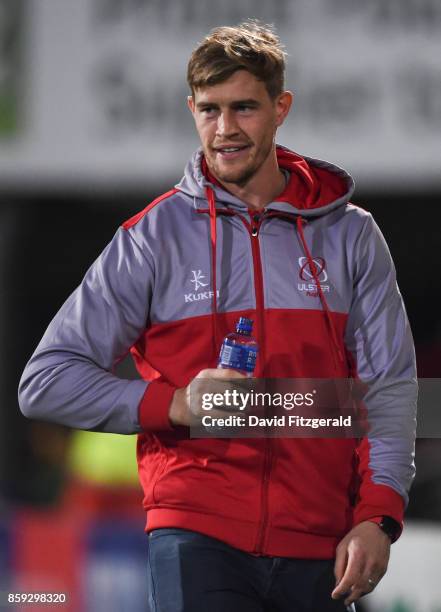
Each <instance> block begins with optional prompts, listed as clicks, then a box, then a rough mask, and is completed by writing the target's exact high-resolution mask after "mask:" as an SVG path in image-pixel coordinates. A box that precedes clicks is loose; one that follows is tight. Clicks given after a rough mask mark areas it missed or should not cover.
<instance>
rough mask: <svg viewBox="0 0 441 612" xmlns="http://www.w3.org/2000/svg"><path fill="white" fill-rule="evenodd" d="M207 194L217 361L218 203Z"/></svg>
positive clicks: (214, 341) (208, 191)
mask: <svg viewBox="0 0 441 612" xmlns="http://www.w3.org/2000/svg"><path fill="white" fill-rule="evenodd" d="M205 193H206V196H207V201H208V208H209V212H210V242H211V286H212V289H213V297H212V301H211V329H212V336H213V354H214V356H215V358H216V359H217V356H218V352H219V347H218V345H217V287H216V243H217V231H216V202H215V199H214V193H213V190H212V189H211V188H210V187H206V189H205Z"/></svg>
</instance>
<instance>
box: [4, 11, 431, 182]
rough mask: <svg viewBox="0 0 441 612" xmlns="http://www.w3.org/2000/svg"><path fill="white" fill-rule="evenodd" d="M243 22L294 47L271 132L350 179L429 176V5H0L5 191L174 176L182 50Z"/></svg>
mask: <svg viewBox="0 0 441 612" xmlns="http://www.w3.org/2000/svg"><path fill="white" fill-rule="evenodd" d="M247 17H256V18H260V19H262V20H263V21H265V22H270V23H274V24H275V26H276V27H277V29H278V32H279V34H280V37H281V39H282V41H283V42H284V43H285V44H286V48H287V51H288V53H289V57H288V72H287V86H288V87H289V88H291V89H292V90H293V91H294V92H295V105H294V109H293V112H292V114H291V117H290V119H289V121H287V123H286V126H284V127H283V128H282V130H281V133H280V135H279V138H278V140H279V141H280V142H282V143H283V144H285V145H287V146H289V147H291V148H293V149H294V150H297V151H299V152H300V153H302V154H305V155H309V156H312V157H320V158H324V159H330V160H332V161H334V162H336V163H337V164H338V163H339V164H341V165H343V166H345V167H347V168H348V169H349V171H350V172H352V173H353V174H354V175H355V177H356V178H357V179H358V184H359V186H361V187H367V186H368V187H369V188H370V189H374V190H375V189H379V188H381V189H384V187H391V188H392V189H402V188H414V189H424V190H428V189H433V188H434V187H435V186H436V185H438V177H439V169H440V159H441V138H440V137H441V64H440V62H439V58H440V57H441V36H440V30H441V2H439V0H371V2H363V1H362V0H310V1H309V2H303V1H300V0H297V1H295V0H277V2H275V3H274V2H271V1H269V0H225V1H224V2H219V3H212V2H207V0H185V2H182V1H180V0H77V1H76V2H71V1H70V0H39V1H38V2H31V1H30V0H27V1H26V0H15V1H14V2H11V1H8V0H0V41H1V42H0V181H1V183H2V185H3V188H5V187H6V188H8V187H11V188H17V186H19V187H20V188H26V187H31V188H34V187H36V186H37V187H38V186H40V187H41V186H43V187H48V186H49V187H57V186H60V187H66V186H69V187H70V186H76V187H77V188H88V187H93V188H96V187H98V188H99V187H102V188H106V189H109V188H112V189H113V188H115V187H120V188H125V187H127V186H130V187H131V188H133V187H136V188H138V187H139V188H140V189H143V190H145V189H146V188H147V187H148V186H149V187H151V186H152V183H154V184H158V183H159V182H161V183H164V182H166V181H167V182H168V181H176V180H177V179H178V178H179V176H180V173H181V171H182V168H183V165H184V164H185V161H186V160H187V158H188V156H189V154H190V152H191V151H192V150H193V149H194V148H195V147H196V146H197V144H198V143H197V138H196V134H195V133H194V128H193V124H192V119H191V116H190V114H189V111H188V110H187V107H186V96H187V94H188V88H187V85H186V81H185V73H186V64H187V61H188V57H189V54H190V52H191V50H192V48H193V47H194V46H195V45H196V44H197V42H198V41H199V40H201V38H202V37H203V35H204V34H205V33H206V32H207V31H208V30H209V29H210V28H212V27H214V26H216V25H222V24H226V25H231V24H234V23H237V22H238V21H240V20H242V19H245V18H247Z"/></svg>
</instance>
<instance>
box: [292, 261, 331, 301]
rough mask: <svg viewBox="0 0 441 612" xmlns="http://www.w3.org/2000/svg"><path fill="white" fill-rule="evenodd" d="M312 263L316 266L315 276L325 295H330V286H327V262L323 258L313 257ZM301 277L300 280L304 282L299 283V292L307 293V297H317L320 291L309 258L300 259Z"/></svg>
mask: <svg viewBox="0 0 441 612" xmlns="http://www.w3.org/2000/svg"><path fill="white" fill-rule="evenodd" d="M312 262H313V264H314V266H315V275H316V277H317V279H318V281H319V283H320V286H321V288H322V291H323V293H329V285H325V284H323V283H326V281H327V280H328V273H327V271H326V261H325V260H324V259H323V257H313V259H312ZM298 263H299V268H300V270H299V277H300V280H301V281H303V282H301V283H297V288H298V290H299V291H305V292H306V295H309V296H311V297H317V295H318V290H317V284H316V282H315V279H314V273H313V271H312V270H311V265H310V263H309V261H308V258H307V257H299V259H298Z"/></svg>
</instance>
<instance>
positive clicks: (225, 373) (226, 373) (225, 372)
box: [210, 368, 247, 379]
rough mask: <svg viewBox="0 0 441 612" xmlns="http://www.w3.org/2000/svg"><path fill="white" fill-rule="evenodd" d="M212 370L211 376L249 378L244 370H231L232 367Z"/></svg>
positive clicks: (218, 377)
mask: <svg viewBox="0 0 441 612" xmlns="http://www.w3.org/2000/svg"><path fill="white" fill-rule="evenodd" d="M210 372H212V374H211V378H217V379H223V378H227V379H228V378H247V376H245V374H242V372H238V371H237V370H231V369H230V368H216V369H213V370H210Z"/></svg>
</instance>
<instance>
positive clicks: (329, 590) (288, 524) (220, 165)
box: [20, 22, 415, 612]
mask: <svg viewBox="0 0 441 612" xmlns="http://www.w3.org/2000/svg"><path fill="white" fill-rule="evenodd" d="M188 82H189V86H190V89H191V95H190V97H189V99H188V105H189V108H190V111H191V112H192V114H193V118H194V121H195V124H196V129H197V131H198V134H199V136H200V139H201V142H202V149H201V150H199V151H198V152H197V153H196V154H195V155H194V156H193V157H192V159H191V161H190V162H189V164H188V166H187V168H186V171H185V176H184V178H183V179H182V181H181V182H180V183H179V184H178V185H177V186H176V188H174V189H172V190H171V191H169V192H168V193H166V194H164V195H162V196H160V197H159V198H157V199H156V200H155V201H154V202H152V203H151V204H149V205H148V206H147V208H146V209H144V210H143V211H142V212H140V213H139V214H138V215H136V216H135V217H133V218H132V219H130V220H129V221H127V222H126V223H124V224H123V226H122V227H121V228H120V229H119V230H118V232H117V233H116V235H115V237H114V238H113V240H112V242H111V243H110V244H109V245H108V247H107V248H106V249H105V250H104V252H103V253H102V254H101V256H100V257H99V258H98V260H97V261H96V262H95V263H94V264H93V266H92V267H91V268H90V270H89V271H88V273H87V274H86V276H85V278H84V280H83V282H82V284H81V285H80V287H79V288H78V289H77V290H76V291H75V292H74V294H73V295H72V296H71V297H70V298H69V299H68V300H67V302H66V303H65V304H64V306H63V307H62V308H61V310H60V312H59V313H58V314H57V315H56V317H55V319H54V320H53V321H52V323H51V324H50V326H49V328H48V330H47V332H46V333H45V335H44V337H43V339H42V341H41V343H40V345H39V346H38V348H37V350H36V352H35V353H34V355H33V356H32V358H31V360H30V362H29V364H28V365H27V367H26V370H25V372H24V374H23V378H22V381H21V384H20V405H21V409H22V411H23V412H24V414H25V415H27V416H29V417H33V418H41V419H51V420H54V421H57V422H60V423H64V424H66V425H69V426H72V427H78V428H83V429H90V430H95V431H112V432H119V433H128V434H130V433H135V432H137V433H138V434H139V438H138V462H139V473H140V479H141V483H142V486H143V489H144V493H145V497H144V507H145V509H146V511H147V526H146V530H147V532H148V533H149V566H150V578H149V580H150V604H151V607H152V609H153V610H161V612H162V611H166V612H172V611H173V612H175V611H181V610H185V611H189V612H197V611H198V610H204V611H205V610H208V609H210V610H212V611H213V610H216V611H217V610H219V611H220V610H222V611H224V610H230V611H231V612H233V611H240V612H246V611H250V612H251V611H253V612H257V611H263V610H281V611H286V612H287V611H288V610H289V611H290V612H294V611H297V610H298V611H299V612H300V611H303V610H308V611H311V612H312V611H314V612H319V611H320V612H323V611H327V610H344V609H346V606H351V605H352V604H353V602H354V601H356V600H357V599H358V598H359V597H360V596H361V595H362V594H364V593H367V592H370V591H372V590H373V589H374V588H375V586H376V584H377V583H378V581H379V580H380V579H381V577H382V576H383V574H384V573H385V571H386V567H387V562H388V557H389V549H390V544H391V541H392V540H395V539H396V538H397V537H398V536H399V534H400V532H401V522H402V518H403V511H404V507H405V505H406V502H407V492H408V489H409V486H410V483H411V480H412V477H413V472H414V469H413V438H412V435H409V436H407V437H398V436H396V437H392V438H390V439H388V440H384V439H372V438H370V439H367V438H365V439H363V440H356V439H353V438H350V439H349V438H347V439H318V438H315V439H311V438H309V439H308V438H298V439H293V438H277V439H276V438H251V439H245V438H241V439H221V438H201V439H195V438H190V435H189V430H188V425H189V424H190V423H191V422H192V419H193V418H194V417H195V414H194V412H195V410H194V408H192V407H190V403H189V385H190V382H191V381H192V380H193V379H194V378H196V377H199V378H214V379H219V378H234V377H240V374H238V373H237V372H235V371H233V370H217V369H215V368H216V364H217V357H218V353H219V347H220V344H221V341H222V338H223V337H224V336H225V334H226V333H228V332H230V331H232V330H233V329H234V324H235V322H236V320H237V318H238V317H239V316H247V317H249V318H251V319H253V320H254V321H255V335H256V337H257V340H258V342H259V346H260V350H259V355H258V360H257V366H256V372H255V375H256V376H257V377H272V378H282V377H285V378H296V377H298V378H345V377H358V378H360V379H361V380H362V381H365V382H368V383H369V384H370V385H371V388H370V390H369V393H368V396H366V406H367V410H368V416H369V417H371V418H372V420H373V421H378V420H379V419H380V420H381V418H382V415H383V414H385V413H386V412H387V414H388V415H393V416H397V415H398V417H399V418H401V416H402V415H404V417H403V418H410V419H411V420H412V422H413V418H414V409H415V384H414V379H415V364H414V351H413V344H412V338H411V333H410V329H409V325H408V321H407V318H406V314H405V310H404V307H403V304H402V301H401V297H400V295H399V293H398V290H397V287H396V281H395V272H394V267H393V264H392V262H391V259H390V255H389V253H388V250H387V247H386V245H385V242H384V239H383V238H382V236H381V234H380V232H379V230H378V228H377V227H376V225H375V223H374V222H373V220H372V218H371V216H370V215H369V213H367V212H365V211H363V210H362V209H360V208H357V207H355V206H353V205H351V204H349V203H348V200H349V198H350V196H351V194H352V192H353V181H352V179H351V178H350V177H349V175H348V174H347V173H346V172H344V171H343V170H341V169H340V168H337V167H336V166H333V165H331V164H329V163H327V162H323V161H318V160H312V159H307V158H304V157H301V156H300V155H298V154H296V153H293V152H292V151H289V150H287V149H286V148H283V147H279V146H276V145H275V140H274V139H275V134H276V131H277V128H278V127H279V126H281V125H282V124H283V122H284V120H285V118H286V116H287V114H288V112H289V110H290V107H291V104H292V98H293V96H292V94H291V93H290V92H289V91H286V90H285V89H284V53H283V50H282V48H281V45H280V42H279V40H278V38H277V36H276V35H275V34H274V33H273V31H272V30H271V29H270V28H268V27H265V26H262V25H259V24H258V23H255V22H247V23H245V24H241V25H239V26H237V27H222V28H218V29H216V30H214V31H212V32H211V33H210V34H209V35H208V36H207V37H206V38H205V39H204V40H203V41H202V43H201V44H200V45H199V46H198V47H197V48H196V50H195V51H194V52H193V54H192V56H191V59H190V62H189V66H188ZM305 281H306V282H305ZM129 350H130V351H131V353H132V355H133V358H134V360H135V363H136V365H137V368H138V370H139V372H140V374H141V376H142V378H143V380H137V381H125V380H120V379H118V378H116V377H115V376H114V375H113V374H112V373H111V372H112V368H113V367H114V365H115V363H116V362H117V361H118V360H119V359H121V358H122V356H124V355H125V354H126V353H127V351H129ZM392 380H393V383H394V384H391V381H392ZM196 416H200V415H196ZM333 573H335V579H336V583H335V584H334V577H333Z"/></svg>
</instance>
